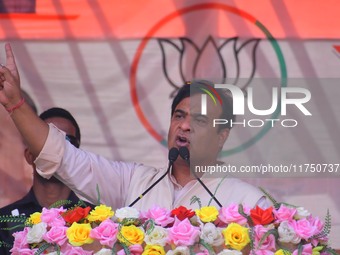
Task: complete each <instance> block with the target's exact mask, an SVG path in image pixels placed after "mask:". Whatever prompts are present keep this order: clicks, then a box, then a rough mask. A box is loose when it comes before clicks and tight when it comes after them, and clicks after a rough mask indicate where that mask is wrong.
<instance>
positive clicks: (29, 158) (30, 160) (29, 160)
mask: <svg viewBox="0 0 340 255" xmlns="http://www.w3.org/2000/svg"><path fill="white" fill-rule="evenodd" d="M24 154H25V159H26V161H27V163H28V164H30V165H33V161H34V159H33V155H32V153H31V152H30V151H29V150H28V148H26V149H25V152H24Z"/></svg>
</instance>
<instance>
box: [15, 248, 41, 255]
mask: <svg viewBox="0 0 340 255" xmlns="http://www.w3.org/2000/svg"><path fill="white" fill-rule="evenodd" d="M37 250H38V249H30V248H22V249H17V248H12V249H11V250H10V252H11V254H12V255H34V254H35V253H36V252H37Z"/></svg>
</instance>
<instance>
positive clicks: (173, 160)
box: [168, 147, 179, 163]
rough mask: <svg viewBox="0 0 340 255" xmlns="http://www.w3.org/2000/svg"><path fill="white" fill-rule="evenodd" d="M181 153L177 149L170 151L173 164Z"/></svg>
mask: <svg viewBox="0 0 340 255" xmlns="http://www.w3.org/2000/svg"><path fill="white" fill-rule="evenodd" d="M178 155H179V151H178V149H177V148H175V147H173V148H171V149H170V150H169V154H168V159H169V161H170V162H171V163H173V162H175V161H176V159H177V158H178Z"/></svg>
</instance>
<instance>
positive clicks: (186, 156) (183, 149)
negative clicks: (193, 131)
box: [179, 147, 190, 161]
mask: <svg viewBox="0 0 340 255" xmlns="http://www.w3.org/2000/svg"><path fill="white" fill-rule="evenodd" d="M179 155H180V156H181V158H182V159H184V160H186V161H188V160H189V159H190V152H189V150H188V148H187V147H180V148H179Z"/></svg>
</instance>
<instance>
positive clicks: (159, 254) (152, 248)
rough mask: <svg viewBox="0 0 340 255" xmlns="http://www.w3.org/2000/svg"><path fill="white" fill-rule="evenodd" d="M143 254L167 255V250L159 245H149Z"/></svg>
mask: <svg viewBox="0 0 340 255" xmlns="http://www.w3.org/2000/svg"><path fill="white" fill-rule="evenodd" d="M142 255H165V250H164V248H163V247H162V246H159V245H147V246H146V247H145V248H144V252H143V253H142Z"/></svg>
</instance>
